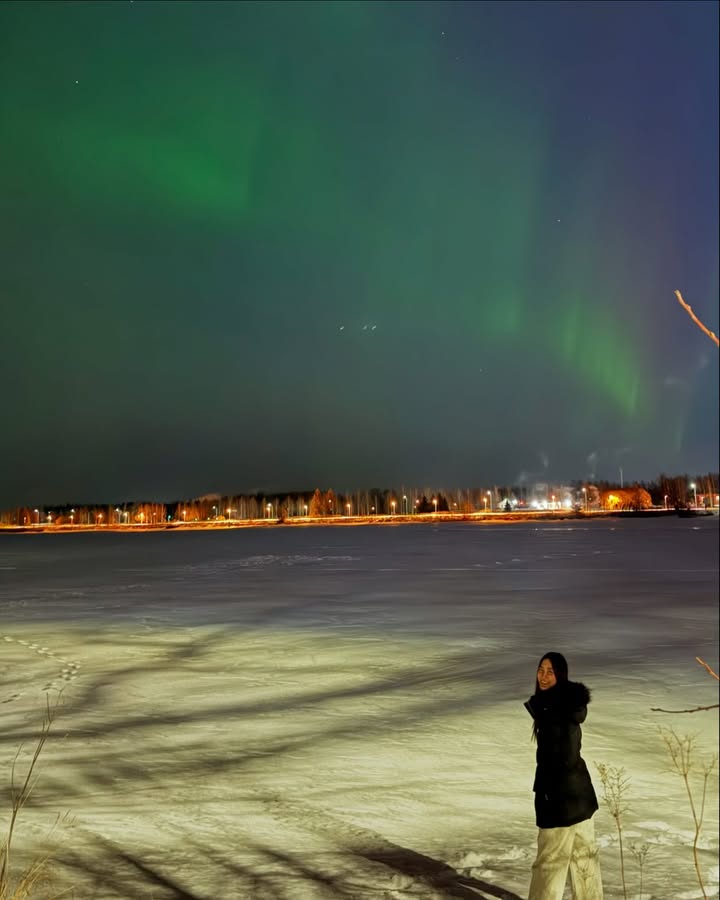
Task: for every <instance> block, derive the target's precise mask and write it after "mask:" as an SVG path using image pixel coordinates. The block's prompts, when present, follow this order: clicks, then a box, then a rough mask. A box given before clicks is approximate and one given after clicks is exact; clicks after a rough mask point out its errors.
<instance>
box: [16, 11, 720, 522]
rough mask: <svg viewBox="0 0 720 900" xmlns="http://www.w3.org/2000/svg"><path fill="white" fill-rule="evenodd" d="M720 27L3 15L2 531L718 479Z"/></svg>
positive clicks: (612, 16) (462, 18)
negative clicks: (402, 489) (338, 498)
mask: <svg viewBox="0 0 720 900" xmlns="http://www.w3.org/2000/svg"><path fill="white" fill-rule="evenodd" d="M717 34H718V7H717V4H715V3H711V2H680V3H673V2H638V3H634V2H628V3H624V2H612V3H597V2H584V3H548V2H535V3H527V4H526V3H521V2H512V0H509V2H504V3H500V2H497V3H495V2H493V3H484V2H481V0H479V2H475V3H452V2H451V3H431V2H396V3H386V2H352V0H343V2H319V3H306V2H280V3H233V2H221V3H215V2H157V3H156V2H143V0H127V2H125V0H117V2H81V3H63V2H52V3H42V2H35V3H13V2H10V3H4V4H3V5H2V6H0V122H1V123H2V141H1V142H0V180H1V181H0V188H1V191H0V196H1V197H2V209H3V215H2V217H1V218H0V229H1V235H0V238H1V240H2V258H3V264H2V267H1V268H0V291H1V296H2V311H3V315H2V322H3V324H2V329H1V330H0V367H1V372H2V384H3V404H2V406H3V411H2V427H3V438H2V445H1V446H2V459H3V463H4V465H3V469H4V472H3V478H2V481H0V484H2V491H0V505H3V504H11V503H21V502H24V503H36V502H47V503H51V502H63V501H66V500H69V499H73V500H75V501H77V502H83V501H88V502H92V501H96V500H101V499H109V498H121V497H128V498H130V497H136V498H139V497H144V498H148V499H151V498H174V497H182V496H193V495H197V494H200V493H203V492H207V491H211V490H221V491H222V490H228V491H229V490H234V491H249V490H253V489H269V490H283V489H286V490H287V489H305V488H308V487H310V488H311V487H315V486H321V487H328V486H332V487H335V488H336V489H341V490H342V489H354V488H357V487H362V486H367V485H374V484H377V485H389V484H400V483H417V484H420V483H431V484H432V483H434V484H444V485H455V484H458V485H474V484H482V483H492V482H495V483H503V482H508V483H511V482H516V481H517V480H519V479H522V478H528V479H533V478H537V479H540V480H544V479H545V477H554V478H566V479H571V478H586V477H598V478H603V477H605V478H614V477H616V473H617V469H618V466H619V465H621V466H623V468H624V471H625V477H626V478H628V479H629V478H645V477H653V476H654V475H656V474H657V473H658V472H659V471H661V470H666V471H691V472H692V471H707V470H709V469H711V468H716V467H717V457H718V441H717V438H718V354H717V351H716V348H715V347H714V346H713V345H712V343H711V342H710V341H708V340H707V338H706V337H705V336H704V335H702V334H701V332H700V331H699V330H698V329H697V328H695V327H694V326H693V324H692V323H691V322H690V320H689V319H688V317H687V316H686V315H685V313H684V312H683V311H682V310H681V309H680V307H679V306H678V304H677V302H676V300H675V298H674V296H673V291H674V290H675V289H676V288H679V289H680V290H682V292H683V296H684V297H685V298H686V300H687V301H688V302H689V303H690V304H691V305H692V307H693V309H694V310H695V312H696V313H697V314H698V315H699V316H700V318H701V319H703V321H705V322H706V324H707V325H708V327H710V328H712V329H713V330H714V331H715V332H716V333H717V331H718V166H717V157H718V48H717Z"/></svg>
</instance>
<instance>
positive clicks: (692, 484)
mask: <svg viewBox="0 0 720 900" xmlns="http://www.w3.org/2000/svg"><path fill="white" fill-rule="evenodd" d="M690 487H691V488H692V491H693V494H694V496H695V502H694V503H693V506H695V507H697V485H696V484H695V482H694V481H693V482H692V483H691V485H690Z"/></svg>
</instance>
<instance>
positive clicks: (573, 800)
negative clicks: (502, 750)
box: [525, 681, 598, 828]
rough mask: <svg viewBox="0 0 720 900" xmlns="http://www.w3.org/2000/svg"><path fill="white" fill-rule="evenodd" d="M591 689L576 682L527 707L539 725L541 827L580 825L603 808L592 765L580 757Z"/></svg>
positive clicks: (554, 689)
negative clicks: (594, 782) (590, 772)
mask: <svg viewBox="0 0 720 900" xmlns="http://www.w3.org/2000/svg"><path fill="white" fill-rule="evenodd" d="M589 702H590V691H589V690H588V689H587V688H586V687H585V685H584V684H581V683H580V682H576V681H565V682H558V684H556V685H555V686H554V687H551V688H549V689H548V690H547V691H538V692H537V693H536V694H533V696H532V697H531V698H530V699H529V700H528V701H527V703H526V704H525V708H526V709H527V710H528V712H529V713H530V715H531V716H532V717H533V719H535V722H536V723H537V729H538V732H537V743H538V746H537V754H536V760H537V768H536V769H535V783H534V784H533V791H535V820H536V822H537V826H538V828H559V827H563V826H567V825H577V823H578V822H584V821H585V820H586V819H589V818H590V817H591V816H592V814H593V813H594V812H595V810H596V809H597V808H598V802H597V797H596V796H595V791H594V789H593V786H592V781H591V780H590V774H589V773H588V770H587V766H586V765H585V762H584V760H583V758H582V757H581V756H580V748H581V746H582V730H581V728H580V725H581V723H582V722H584V721H585V717H586V716H587V705H588V703H589Z"/></svg>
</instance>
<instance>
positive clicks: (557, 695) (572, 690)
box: [536, 681, 590, 709]
mask: <svg viewBox="0 0 720 900" xmlns="http://www.w3.org/2000/svg"><path fill="white" fill-rule="evenodd" d="M536 696H538V697H539V698H540V700H541V701H543V705H544V706H567V707H568V708H569V709H578V708H579V707H581V706H587V705H588V703H589V702H590V689H589V688H587V687H585V685H584V684H583V683H582V682H581V681H558V683H557V684H556V685H554V686H553V687H551V688H549V689H548V690H547V691H539V692H538V694H537V695H536Z"/></svg>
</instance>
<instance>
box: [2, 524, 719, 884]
mask: <svg viewBox="0 0 720 900" xmlns="http://www.w3.org/2000/svg"><path fill="white" fill-rule="evenodd" d="M717 601H718V519H717V517H713V518H712V519H710V518H708V519H706V518H697V519H677V518H671V519H667V518H663V519H662V520H652V519H638V520H619V519H618V520H602V521H595V522H580V523H576V522H547V523H543V522H534V523H522V524H517V525H514V526H509V527H493V526H489V525H467V524H442V525H440V526H432V525H428V526H424V525H423V526H402V527H395V528H393V527H383V528H368V527H364V528H307V529H304V528H300V527H292V528H288V527H285V528H283V527H282V526H281V527H278V528H274V529H264V530H262V531H251V530H247V529H241V530H237V531H227V532H210V533H203V532H200V533H194V532H190V533H176V534H163V533H160V534H142V535H133V534H107V535H105V534H99V533H93V534H84V535H81V534H73V535H58V536H51V535H36V536H33V535H13V536H3V537H0V703H2V705H1V706H0V709H1V710H2V728H1V729H0V777H2V781H3V783H4V785H8V782H9V770H10V763H11V760H12V758H13V756H14V754H15V751H16V749H17V747H18V746H19V745H20V744H21V743H22V744H24V745H25V748H26V749H25V750H24V751H23V753H22V754H21V757H20V769H21V770H24V766H25V765H26V763H27V760H28V753H29V750H30V748H31V746H32V742H33V740H34V736H35V735H36V733H37V729H38V725H39V723H40V720H41V718H42V713H43V709H44V706H45V697H46V693H47V691H48V688H49V689H50V691H49V692H50V695H51V696H52V697H55V696H57V694H58V691H59V689H60V688H62V691H61V694H60V696H61V706H60V709H59V711H58V717H57V721H56V723H55V725H54V728H53V736H52V738H51V739H50V741H49V743H48V745H47V746H46V749H45V751H44V752H43V755H42V757H41V763H40V778H39V781H38V783H37V787H36V789H35V792H34V794H33V796H32V800H31V803H30V805H29V808H27V809H26V810H24V811H23V813H22V815H21V818H20V821H19V826H18V833H17V842H18V849H19V850H22V851H23V852H25V851H28V852H29V851H30V850H32V848H33V847H36V848H37V847H39V846H41V845H42V843H43V841H44V835H45V834H46V832H47V829H48V828H49V826H50V825H51V824H52V822H53V821H54V818H55V816H56V814H57V813H63V812H65V811H69V812H70V813H71V814H72V816H73V817H74V824H73V825H72V827H70V828H67V827H63V828H61V829H60V831H59V832H58V834H59V835H60V836H61V838H62V841H61V844H60V848H59V858H60V860H62V862H59V863H57V864H56V865H55V867H54V886H55V888H57V887H58V886H59V885H62V884H74V885H75V888H74V895H73V896H75V897H76V898H81V900H85V898H91V900H102V898H123V900H130V898H136V897H137V898H140V897H142V898H155V900H160V898H171V897H172V898H185V900H188V898H190V900H193V898H194V900H199V898H202V900H234V898H251V900H255V898H257V900H265V898H270V900H276V898H277V900H291V898H298V900H308V898H341V900H348V898H351V900H354V898H358V900H365V898H368V900H377V898H411V897H421V898H451V897H452V898H454V897H460V898H470V897H506V898H516V897H526V896H527V886H528V883H529V879H530V866H531V863H532V860H533V857H534V845H535V838H536V830H535V826H534V819H533V802H532V793H531V787H532V779H533V770H534V745H533V744H532V743H531V741H530V727H531V722H530V718H529V716H528V715H527V713H526V711H525V710H524V709H523V706H522V703H523V701H524V700H525V699H527V697H528V695H529V694H530V693H531V691H532V689H533V686H534V678H535V666H536V664H537V662H538V659H539V657H540V656H541V654H542V653H543V652H545V651H547V650H559V651H561V652H563V653H565V654H566V656H567V657H568V659H569V661H570V670H571V671H570V676H571V678H575V679H577V680H581V681H584V682H585V683H586V684H587V685H588V686H589V687H590V688H591V689H592V690H593V702H592V704H591V706H590V710H589V716H588V720H587V723H586V725H585V727H584V751H583V752H584V756H585V758H586V760H587V762H588V766H589V767H590V770H591V774H592V775H593V780H594V782H595V785H596V789H597V790H598V794H600V784H599V778H598V776H597V772H596V770H595V766H594V763H595V762H603V763H606V764H608V765H613V766H624V767H625V769H626V772H627V775H628V777H629V779H630V785H629V790H628V797H627V798H628V801H629V806H630V809H629V810H628V812H627V813H626V814H625V835H624V837H625V844H626V854H625V869H626V880H627V884H628V896H629V897H635V898H637V897H639V896H640V895H639V873H638V867H637V864H636V862H635V860H634V859H633V857H632V855H631V854H630V853H629V852H628V849H627V847H628V845H629V844H631V843H635V844H638V845H640V844H642V843H647V844H648V845H649V846H650V852H649V856H648V859H647V863H646V866H645V872H644V887H643V895H642V896H643V897H644V898H645V900H649V898H651V897H653V898H668V900H669V898H690V897H697V896H701V895H700V893H699V889H698V886H697V881H696V877H695V873H694V868H693V859H692V852H691V844H692V836H693V827H692V819H691V812H690V807H689V804H688V801H687V797H686V795H685V789H684V786H683V784H682V782H681V780H680V779H679V778H678V777H677V776H675V775H673V774H671V773H670V772H669V771H668V764H667V758H666V754H665V750H664V747H663V744H662V741H661V739H660V737H659V735H658V733H657V728H658V726H660V725H665V726H670V725H672V726H674V727H675V728H676V729H677V730H678V731H679V732H680V733H687V732H690V733H696V734H697V735H698V738H697V743H698V750H699V753H700V755H703V756H709V755H711V754H712V753H714V752H716V750H717V745H718V713H717V710H711V711H709V712H697V713H694V714H684V715H668V714H663V713H657V712H651V709H650V708H651V707H664V708H666V709H684V708H687V707H694V706H707V705H710V704H713V703H717V700H718V689H717V688H718V683H717V682H716V681H714V680H713V679H711V678H710V676H709V675H708V674H707V673H706V672H705V671H704V670H703V669H702V668H701V667H700V666H699V665H698V664H697V663H696V662H695V656H696V655H697V656H701V657H702V658H704V659H705V660H706V661H707V662H708V663H709V664H710V665H712V666H713V667H714V668H716V669H717V665H718V607H717ZM693 783H694V784H695V786H696V788H697V785H698V784H699V781H698V779H697V778H696V779H695V781H694V782H693ZM717 787H718V782H717V774H714V775H713V776H712V778H711V780H710V783H709V789H708V799H707V803H706V809H705V826H704V828H703V837H702V839H701V848H702V849H701V851H700V856H701V866H702V869H703V873H704V875H705V878H706V884H707V894H708V896H717V895H718V792H717ZM2 791H3V797H5V798H7V795H8V790H7V788H6V787H3V788H2ZM696 796H697V795H696ZM7 807H8V801H7V799H6V800H5V802H4V804H3V811H2V813H0V817H5V818H6V817H7V815H6V814H7ZM595 822H596V829H597V832H598V835H599V839H600V843H601V847H602V850H601V860H602V868H603V876H604V881H605V885H606V897H608V898H614V897H622V896H623V893H622V888H621V882H620V866H619V856H618V852H617V841H616V838H615V831H614V827H613V822H612V819H611V817H610V816H609V814H608V812H607V810H606V809H605V808H604V807H603V808H602V809H601V811H600V812H599V813H598V815H597V816H596V818H595ZM17 862H20V860H17ZM49 891H50V886H48V887H47V889H46V892H45V893H43V892H42V891H41V892H40V893H39V894H38V896H50V892H49ZM568 896H569V890H568Z"/></svg>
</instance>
